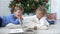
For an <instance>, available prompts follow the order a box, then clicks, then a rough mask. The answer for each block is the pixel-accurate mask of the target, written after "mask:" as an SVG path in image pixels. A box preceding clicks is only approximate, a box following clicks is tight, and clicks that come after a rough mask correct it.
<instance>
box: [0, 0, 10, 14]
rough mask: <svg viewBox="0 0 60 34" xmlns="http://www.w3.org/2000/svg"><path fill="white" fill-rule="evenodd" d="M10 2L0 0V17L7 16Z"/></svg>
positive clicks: (8, 0)
mask: <svg viewBox="0 0 60 34" xmlns="http://www.w3.org/2000/svg"><path fill="white" fill-rule="evenodd" d="M10 1H11V0H0V15H7V14H9V8H8V6H9V2H10Z"/></svg>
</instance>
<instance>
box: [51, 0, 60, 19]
mask: <svg viewBox="0 0 60 34" xmlns="http://www.w3.org/2000/svg"><path fill="white" fill-rule="evenodd" d="M51 13H57V19H60V0H51Z"/></svg>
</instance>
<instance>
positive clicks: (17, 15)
mask: <svg viewBox="0 0 60 34" xmlns="http://www.w3.org/2000/svg"><path fill="white" fill-rule="evenodd" d="M23 11H24V10H23V8H22V7H18V6H16V7H15V9H14V11H13V14H9V15H8V16H6V17H5V21H3V23H2V25H3V26H6V25H7V24H9V23H12V24H15V25H17V24H20V22H19V20H22V19H23V18H22V13H23ZM3 20H4V19H3Z"/></svg>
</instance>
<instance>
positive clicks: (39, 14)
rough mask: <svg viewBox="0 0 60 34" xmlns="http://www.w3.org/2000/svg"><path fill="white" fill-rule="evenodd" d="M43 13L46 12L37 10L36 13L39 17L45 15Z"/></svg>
mask: <svg viewBox="0 0 60 34" xmlns="http://www.w3.org/2000/svg"><path fill="white" fill-rule="evenodd" d="M43 14H44V13H43V11H39V10H38V11H37V12H36V15H37V17H38V18H41V17H43V16H44V15H43Z"/></svg>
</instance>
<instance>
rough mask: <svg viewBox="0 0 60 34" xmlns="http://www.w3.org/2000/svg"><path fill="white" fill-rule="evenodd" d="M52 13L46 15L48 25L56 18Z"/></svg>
mask: <svg viewBox="0 0 60 34" xmlns="http://www.w3.org/2000/svg"><path fill="white" fill-rule="evenodd" d="M53 16H54V15H53V14H49V15H47V21H48V22H49V24H50V25H52V24H54V23H55V21H56V19H55V18H54V17H53Z"/></svg>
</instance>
